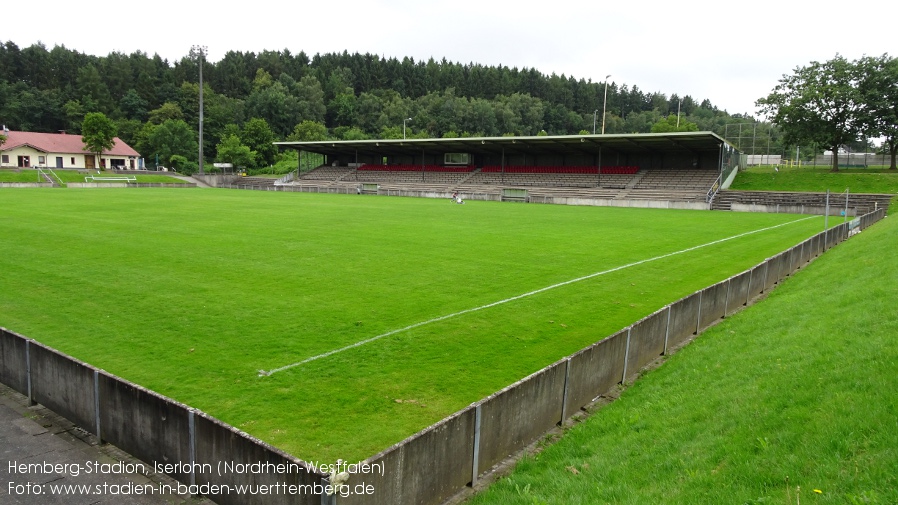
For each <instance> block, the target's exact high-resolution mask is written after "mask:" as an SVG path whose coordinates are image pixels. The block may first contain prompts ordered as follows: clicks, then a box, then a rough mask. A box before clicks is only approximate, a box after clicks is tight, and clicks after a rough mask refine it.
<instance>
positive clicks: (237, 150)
mask: <svg viewBox="0 0 898 505" xmlns="http://www.w3.org/2000/svg"><path fill="white" fill-rule="evenodd" d="M216 152H217V153H218V156H217V157H216V159H217V160H218V161H220V162H222V163H230V164H231V165H232V166H233V167H234V168H238V167H253V166H255V164H256V155H257V153H256V152H255V151H253V150H251V149H250V148H249V146H246V145H243V143H242V142H240V138H239V137H237V135H228V136H227V137H225V138H223V139H221V142H219V144H218V146H216Z"/></svg>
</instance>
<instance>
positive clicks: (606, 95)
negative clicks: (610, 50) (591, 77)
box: [602, 74, 611, 135]
mask: <svg viewBox="0 0 898 505" xmlns="http://www.w3.org/2000/svg"><path fill="white" fill-rule="evenodd" d="M609 77H611V74H608V75H606V76H605V98H604V99H603V100H602V135H604V134H605V106H606V105H607V104H608V78H609Z"/></svg>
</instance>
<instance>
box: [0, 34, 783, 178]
mask: <svg viewBox="0 0 898 505" xmlns="http://www.w3.org/2000/svg"><path fill="white" fill-rule="evenodd" d="M200 61H202V60H201V59H200V58H195V57H190V56H185V57H183V58H182V59H181V60H180V61H176V62H169V61H167V60H164V59H162V58H160V57H159V56H158V55H154V56H152V57H151V56H149V55H147V54H146V53H142V52H135V53H132V54H129V55H128V54H122V53H118V52H113V53H110V54H109V55H107V56H105V57H101V56H91V55H87V54H83V53H80V52H78V51H76V50H71V49H68V48H66V47H65V46H55V47H53V48H52V49H47V48H46V47H45V46H44V45H42V44H39V43H38V44H34V45H32V46H30V47H26V48H19V47H18V46H17V45H16V44H14V43H13V42H6V43H5V44H3V45H0V122H3V123H4V124H6V125H7V126H8V127H9V128H10V129H13V130H26V131H39V132H57V131H61V130H64V131H67V132H70V133H81V126H82V123H83V121H84V117H85V115H86V114H88V113H91V112H100V113H103V114H105V115H106V116H108V118H110V119H111V120H112V121H113V122H114V123H115V126H116V129H117V132H118V136H119V137H121V138H122V140H124V141H125V142H127V143H129V144H130V145H132V146H134V147H135V148H136V149H137V150H138V151H139V152H140V153H141V154H142V155H143V156H144V157H146V158H147V160H148V162H149V163H150V164H151V165H152V164H153V163H154V159H159V160H160V163H162V164H169V163H175V164H176V165H177V164H181V165H182V166H181V167H179V168H182V169H185V170H188V171H189V169H190V166H191V165H193V163H191V162H190V161H189V160H195V158H196V152H197V148H196V147H197V144H196V142H197V135H196V130H197V125H198V121H199V84H198V83H199V65H200ZM202 65H203V68H202V75H203V103H204V111H203V112H204V114H203V116H204V122H203V125H204V128H203V130H204V136H203V144H204V146H203V150H204V153H205V157H206V158H207V161H211V160H213V159H219V160H220V159H223V158H228V156H234V154H233V153H234V152H235V151H234V150H235V149H237V150H238V151H239V148H244V147H248V148H249V149H245V151H248V153H247V156H248V157H245V158H240V159H242V160H243V164H254V165H256V166H269V165H273V164H274V163H275V162H276V161H277V157H278V153H277V151H276V149H274V148H273V147H272V146H271V145H270V144H271V142H272V141H277V140H324V139H345V140H351V139H364V138H402V135H403V130H405V134H406V135H407V136H408V137H415V138H423V137H426V138H439V137H463V136H501V135H541V134H548V135H566V134H577V133H592V132H593V131H601V128H602V107H603V103H604V104H605V105H606V117H605V132H606V133H646V132H650V131H669V129H666V127H665V125H667V124H671V123H670V122H669V121H668V119H669V118H670V117H671V116H672V115H677V114H679V118H680V121H679V124H680V125H681V127H680V129H697V130H703V131H713V132H715V133H718V134H719V135H721V136H724V137H727V138H733V137H734V136H735V138H736V139H737V142H740V143H741V138H740V137H742V138H748V136H749V133H748V132H749V131H751V134H750V136H751V137H752V138H751V142H752V145H754V146H756V147H755V148H756V150H757V151H758V152H771V153H779V152H782V146H779V145H778V144H777V140H776V134H775V132H773V131H772V130H771V127H770V125H769V124H767V123H763V122H757V121H755V120H754V119H753V118H750V117H740V116H739V115H735V116H731V115H729V114H728V113H727V112H726V111H722V110H719V109H718V108H717V107H715V106H714V105H713V104H712V103H711V102H710V101H709V100H707V99H704V100H702V101H701V102H698V101H697V100H695V99H693V97H691V96H688V95H687V96H682V97H680V96H677V95H675V94H674V95H670V96H667V95H664V94H663V93H661V92H646V91H643V90H641V89H639V87H638V86H636V85H635V84H634V85H627V84H621V85H619V84H617V83H614V82H609V83H608V85H607V102H605V101H604V100H605V99H604V94H605V83H604V82H591V81H586V80H583V79H576V78H574V77H568V76H565V75H560V76H559V75H555V74H552V75H544V74H542V73H540V72H539V71H538V70H537V69H528V68H523V69H518V68H509V67H505V66H498V67H487V66H482V65H478V64H475V63H469V64H460V63H455V62H449V61H446V60H445V59H443V60H442V61H434V60H433V59H430V60H428V61H414V60H413V59H411V58H404V59H402V60H399V59H396V58H384V57H381V56H377V55H372V54H357V53H356V54H349V53H347V52H343V53H342V54H336V53H335V54H323V55H320V54H316V55H315V56H313V57H309V56H308V55H306V54H305V53H303V52H299V53H298V54H293V53H291V52H290V51H288V50H283V51H263V52H261V53H258V54H256V53H252V52H246V53H244V52H239V51H230V52H228V53H227V54H225V56H224V58H222V59H221V60H220V61H218V62H209V61H203V62H202ZM737 123H743V126H745V128H744V131H743V129H742V128H741V127H740V128H739V131H740V133H739V134H736V133H735V132H736V131H737V129H736V128H734V125H735V124H737ZM727 125H729V126H727ZM759 137H760V138H761V140H759ZM734 143H735V142H734ZM744 147H745V146H743V148H744ZM227 153H230V154H227ZM173 156H177V158H175V161H174V162H173V161H172V157H173Z"/></svg>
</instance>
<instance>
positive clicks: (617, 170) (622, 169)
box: [602, 166, 639, 175]
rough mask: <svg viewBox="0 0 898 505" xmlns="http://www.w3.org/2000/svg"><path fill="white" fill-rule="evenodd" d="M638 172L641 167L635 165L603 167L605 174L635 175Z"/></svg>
mask: <svg viewBox="0 0 898 505" xmlns="http://www.w3.org/2000/svg"><path fill="white" fill-rule="evenodd" d="M636 172H639V167H634V166H615V167H602V173H603V174H624V175H633V174H635V173H636Z"/></svg>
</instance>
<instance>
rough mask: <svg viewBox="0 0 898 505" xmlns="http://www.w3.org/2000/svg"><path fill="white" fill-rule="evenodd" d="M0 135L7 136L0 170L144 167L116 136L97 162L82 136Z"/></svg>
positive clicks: (1, 148)
mask: <svg viewBox="0 0 898 505" xmlns="http://www.w3.org/2000/svg"><path fill="white" fill-rule="evenodd" d="M0 133H2V134H3V135H6V137H7V138H6V142H4V143H3V144H2V145H0V168H30V167H50V168H81V169H97V168H114V169H118V170H136V169H140V168H143V163H142V160H141V159H140V154H139V153H138V152H137V151H135V150H134V149H133V148H132V147H131V146H129V145H128V144H126V143H124V142H123V141H122V139H120V138H118V137H116V138H115V145H114V146H113V147H112V149H110V150H108V151H103V154H102V155H101V156H100V159H99V161H98V160H97V159H96V157H97V156H96V154H94V153H91V152H89V151H88V150H87V149H85V148H84V141H83V140H82V139H81V135H69V134H66V133H35V132H19V131H11V130H6V129H4V130H3V131H2V132H0Z"/></svg>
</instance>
